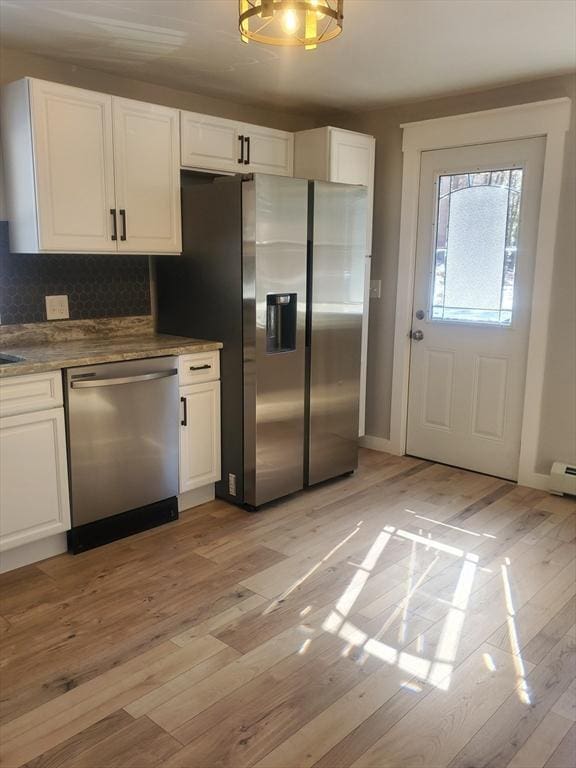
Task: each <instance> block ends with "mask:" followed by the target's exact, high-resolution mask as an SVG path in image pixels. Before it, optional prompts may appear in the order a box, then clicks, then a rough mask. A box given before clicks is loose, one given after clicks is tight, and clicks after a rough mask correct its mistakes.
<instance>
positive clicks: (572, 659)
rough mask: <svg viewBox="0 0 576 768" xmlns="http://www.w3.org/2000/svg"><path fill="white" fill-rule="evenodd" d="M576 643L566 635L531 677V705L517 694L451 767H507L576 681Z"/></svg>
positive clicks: (501, 708) (529, 693) (506, 703)
mask: <svg viewBox="0 0 576 768" xmlns="http://www.w3.org/2000/svg"><path fill="white" fill-rule="evenodd" d="M575 675H576V640H575V639H574V638H573V637H570V636H569V635H565V636H564V637H563V638H562V640H560V642H559V643H558V644H557V645H556V646H555V647H554V648H553V649H552V650H551V651H550V652H549V653H548V655H547V656H546V657H545V658H544V659H543V661H542V662H541V663H540V664H538V666H537V667H536V668H535V669H534V670H533V671H532V672H530V673H529V674H528V675H527V684H528V695H529V701H530V703H529V704H528V703H524V702H523V701H521V700H520V697H519V696H518V695H516V693H514V694H512V695H511V696H509V697H508V699H507V700H506V702H505V703H504V704H503V705H502V706H501V707H500V708H499V710H498V711H497V712H496V713H495V714H494V715H493V716H492V717H491V718H490V719H489V720H488V722H487V723H486V724H485V725H484V726H483V727H482V728H480V730H479V731H478V732H477V733H476V734H475V736H474V737H473V738H472V739H471V740H470V741H469V742H468V744H467V745H466V746H465V747H464V748H463V749H462V751H461V752H460V753H459V754H458V755H457V756H456V757H455V758H454V760H453V761H452V762H451V763H450V767H449V768H468V767H469V766H470V765H474V766H475V768H504V766H506V765H507V764H508V763H509V762H510V760H511V759H512V757H513V756H514V754H515V753H516V751H517V750H518V749H519V748H520V747H522V745H523V744H524V743H525V742H526V741H527V740H528V738H529V737H530V734H531V733H532V732H533V731H534V730H535V729H536V728H537V727H538V725H539V724H540V723H541V722H542V720H543V719H544V717H545V716H546V714H547V713H548V712H549V710H550V709H551V708H552V706H553V705H554V704H555V702H556V701H557V700H558V699H559V698H560V696H561V695H562V694H563V693H564V691H565V690H566V689H567V688H568V686H569V685H570V682H571V681H572V680H574V677H575Z"/></svg>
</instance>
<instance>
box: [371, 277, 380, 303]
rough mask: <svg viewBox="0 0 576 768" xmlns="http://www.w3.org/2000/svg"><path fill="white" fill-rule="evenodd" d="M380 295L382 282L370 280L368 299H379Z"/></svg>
mask: <svg viewBox="0 0 576 768" xmlns="http://www.w3.org/2000/svg"><path fill="white" fill-rule="evenodd" d="M381 295H382V281H381V280H370V298H371V299H379V298H380V296H381Z"/></svg>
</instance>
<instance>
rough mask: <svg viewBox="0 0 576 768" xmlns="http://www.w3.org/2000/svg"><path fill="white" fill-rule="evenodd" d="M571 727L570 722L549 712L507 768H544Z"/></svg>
mask: <svg viewBox="0 0 576 768" xmlns="http://www.w3.org/2000/svg"><path fill="white" fill-rule="evenodd" d="M571 726H572V723H571V722H570V720H566V718H564V717H561V716H560V715H556V714H555V713H554V712H553V711H551V712H548V714H547V715H546V716H545V717H544V719H543V720H542V722H541V723H539V724H538V726H537V727H536V728H535V729H534V731H533V732H532V733H531V734H530V736H529V737H528V739H527V741H525V742H524V744H523V745H522V747H521V748H520V749H519V750H518V752H516V754H515V755H514V757H513V758H512V760H511V761H510V762H509V763H508V765H507V766H506V768H543V766H544V765H545V764H546V761H547V760H548V759H549V758H550V757H551V756H552V754H553V753H554V751H555V750H556V748H557V747H558V746H559V745H560V742H561V741H562V739H563V738H564V736H565V735H566V734H567V733H568V731H569V730H570V728H571ZM567 768H568V767H567Z"/></svg>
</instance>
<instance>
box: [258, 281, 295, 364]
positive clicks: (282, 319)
mask: <svg viewBox="0 0 576 768" xmlns="http://www.w3.org/2000/svg"><path fill="white" fill-rule="evenodd" d="M296 307H297V294H296V293H269V294H268V295H267V296H266V354H268V355H275V354H278V353H279V352H291V351H292V350H294V349H296Z"/></svg>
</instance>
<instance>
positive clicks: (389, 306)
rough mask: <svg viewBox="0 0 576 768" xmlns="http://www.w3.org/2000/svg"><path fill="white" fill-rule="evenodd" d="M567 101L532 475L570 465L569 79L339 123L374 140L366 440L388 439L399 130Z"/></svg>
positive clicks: (574, 284) (572, 200) (574, 425)
mask: <svg viewBox="0 0 576 768" xmlns="http://www.w3.org/2000/svg"><path fill="white" fill-rule="evenodd" d="M560 96H569V97H570V98H572V100H573V112H572V129H571V132H570V134H569V137H568V141H567V152H566V158H565V166H564V179H563V197H562V206H561V212H560V217H559V223H558V243H557V248H556V254H555V255H553V254H550V258H553V256H554V258H555V271H554V287H553V301H552V307H553V308H552V314H551V318H550V338H549V348H548V360H547V361H546V370H547V376H546V383H545V394H544V403H543V414H544V416H543V420H542V425H541V435H540V441H539V452H538V462H537V466H536V470H537V471H539V472H548V471H549V468H550V463H551V462H552V461H553V460H555V459H559V460H562V461H567V462H571V463H572V462H576V395H575V386H576V256H575V253H576V231H575V218H576V217H575V213H574V212H575V211H576V193H575V187H576V170H575V153H574V144H575V130H574V111H575V110H576V77H575V76H571V75H564V76H562V77H554V78H547V79H543V80H537V81H533V82H530V83H522V84H518V85H513V86H506V87H503V88H496V89H492V90H489V91H483V92H479V93H470V94H462V95H457V96H450V97H446V98H443V99H434V100H431V101H425V102H417V103H410V104H404V105H399V106H396V107H390V108H387V109H379V110H376V111H371V112H365V113H361V114H358V115H355V116H353V117H350V118H349V119H347V120H345V121H341V123H340V124H341V125H342V126H343V127H345V128H351V129H353V130H357V131H362V132H365V133H370V134H372V135H374V136H375V137H376V180H375V199H374V241H373V264H372V276H373V278H374V279H380V280H382V298H381V299H379V300H372V301H371V304H370V332H369V339H368V392H367V404H366V433H367V434H369V435H374V436H376V437H382V438H388V437H389V436H390V407H391V389H392V360H393V343H394V323H395V313H396V278H397V270H398V247H399V233H400V200H401V185H402V130H401V128H400V124H401V123H408V122H412V121H417V120H426V119H430V118H435V117H442V116H445V115H452V114H461V113H466V112H475V111H478V110H482V109H492V108H496V107H503V106H509V105H512V104H522V103H527V102H531V101H540V100H542V99H552V98H557V97H560Z"/></svg>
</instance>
